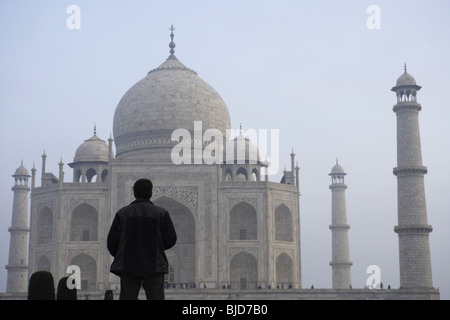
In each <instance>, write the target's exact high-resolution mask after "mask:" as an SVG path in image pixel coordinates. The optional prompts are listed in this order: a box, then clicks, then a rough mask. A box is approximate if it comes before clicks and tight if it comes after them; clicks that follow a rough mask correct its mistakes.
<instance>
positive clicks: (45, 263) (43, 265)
mask: <svg viewBox="0 0 450 320" xmlns="http://www.w3.org/2000/svg"><path fill="white" fill-rule="evenodd" d="M51 269H52V264H51V262H50V259H49V258H48V257H47V256H45V255H42V256H40V257H39V259H38V260H37V270H36V271H48V272H52V270H51Z"/></svg>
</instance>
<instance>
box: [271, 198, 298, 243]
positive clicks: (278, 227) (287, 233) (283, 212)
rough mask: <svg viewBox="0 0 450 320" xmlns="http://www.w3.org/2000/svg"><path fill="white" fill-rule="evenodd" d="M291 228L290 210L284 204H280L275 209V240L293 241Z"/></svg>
mask: <svg viewBox="0 0 450 320" xmlns="http://www.w3.org/2000/svg"><path fill="white" fill-rule="evenodd" d="M292 226H293V221H292V213H291V210H289V208H288V207H287V206H286V205H285V204H280V205H279V206H278V207H277V208H276V209H275V240H278V241H289V242H292V241H294V239H293V230H292Z"/></svg>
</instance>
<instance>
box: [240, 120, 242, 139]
mask: <svg viewBox="0 0 450 320" xmlns="http://www.w3.org/2000/svg"><path fill="white" fill-rule="evenodd" d="M239 135H240V136H242V122H241V123H239Z"/></svg>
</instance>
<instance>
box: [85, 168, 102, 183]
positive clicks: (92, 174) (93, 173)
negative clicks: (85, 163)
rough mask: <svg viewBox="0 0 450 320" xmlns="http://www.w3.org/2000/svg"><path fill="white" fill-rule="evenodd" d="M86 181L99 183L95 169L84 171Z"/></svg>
mask: <svg viewBox="0 0 450 320" xmlns="http://www.w3.org/2000/svg"><path fill="white" fill-rule="evenodd" d="M86 179H87V182H97V181H99V180H98V175H97V171H96V170H95V169H93V168H89V169H88V171H86ZM94 180H95V181H94Z"/></svg>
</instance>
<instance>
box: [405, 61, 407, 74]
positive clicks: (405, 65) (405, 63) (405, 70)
mask: <svg viewBox="0 0 450 320" xmlns="http://www.w3.org/2000/svg"><path fill="white" fill-rule="evenodd" d="M405 73H407V72H406V62H405Z"/></svg>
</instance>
